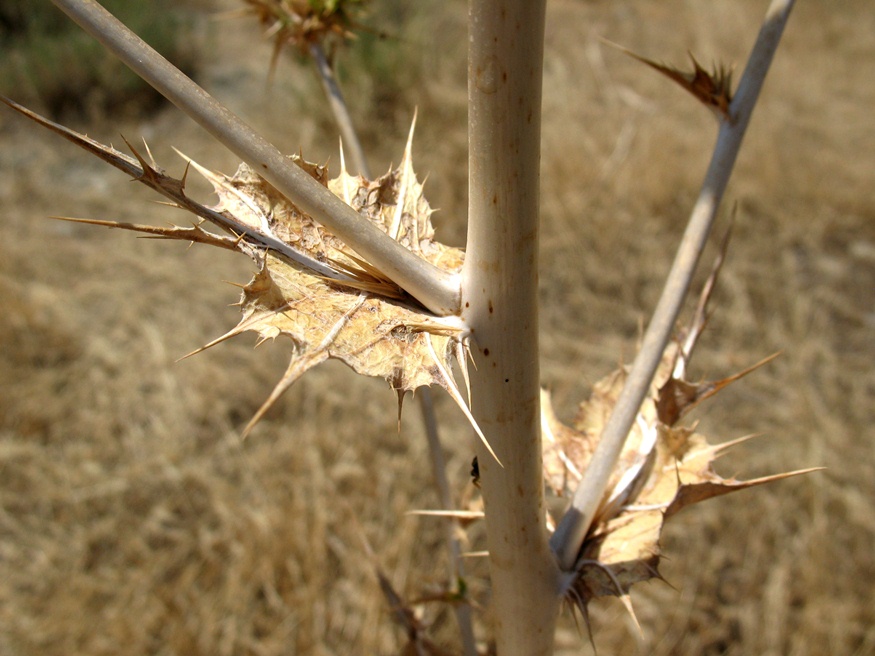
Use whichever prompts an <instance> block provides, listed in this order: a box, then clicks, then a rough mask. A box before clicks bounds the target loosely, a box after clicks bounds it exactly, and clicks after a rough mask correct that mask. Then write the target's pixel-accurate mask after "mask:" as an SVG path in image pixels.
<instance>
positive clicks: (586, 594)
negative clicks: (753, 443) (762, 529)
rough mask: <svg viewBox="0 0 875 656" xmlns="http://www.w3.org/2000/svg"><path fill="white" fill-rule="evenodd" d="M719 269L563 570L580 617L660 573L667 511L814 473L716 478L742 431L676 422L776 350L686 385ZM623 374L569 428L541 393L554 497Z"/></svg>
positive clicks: (576, 469) (588, 451)
mask: <svg viewBox="0 0 875 656" xmlns="http://www.w3.org/2000/svg"><path fill="white" fill-rule="evenodd" d="M724 246H725V240H724ZM721 260H722V253H721ZM719 268H720V267H719V263H718V266H715V267H714V269H713V270H712V273H711V276H710V277H709V279H708V281H707V282H706V284H705V287H704V290H703V293H702V297H701V299H700V301H699V304H698V307H697V309H696V313H695V316H694V318H693V321H692V323H691V325H690V327H689V328H688V329H687V333H686V335H685V336H683V335H682V336H681V337H682V339H680V338H679V339H678V340H677V341H676V342H673V343H672V344H670V345H669V347H668V348H667V349H666V351H665V353H664V354H663V358H662V362H661V363H660V366H659V368H658V370H657V374H656V376H655V378H654V381H653V382H652V384H651V389H650V394H649V395H648V397H647V399H646V400H645V402H644V403H643V404H642V407H641V409H640V411H639V414H638V417H637V420H636V422H635V425H634V427H633V429H632V432H631V434H630V436H629V439H628V440H627V442H626V444H625V446H624V448H623V452H622V454H621V457H620V460H619V462H618V465H617V469H616V471H615V472H614V474H613V477H612V479H611V481H610V482H609V485H608V488H607V489H608V492H607V493H606V495H605V498H604V499H603V500H602V503H601V505H600V507H599V509H598V511H597V516H596V520H595V522H594V523H593V529H592V531H591V533H590V535H589V536H588V537H587V539H586V540H585V542H584V544H583V547H582V549H581V552H580V554H579V558H578V562H577V566H576V569H575V571H573V572H569V573H568V576H567V579H566V585H565V592H566V594H567V596H568V598H569V600H570V601H571V602H572V603H574V604H576V605H577V606H578V607H579V608H580V610H581V611H582V612H583V615H584V618H586V617H587V614H586V605H587V604H588V603H589V601H590V600H592V599H593V598H594V597H598V596H605V595H612V596H618V597H621V598H622V599H624V601H625V603H627V604H628V605H629V607H630V608H631V603H630V602H629V600H628V593H629V589H630V588H631V586H632V585H633V584H635V583H638V582H640V581H646V580H648V579H652V578H659V572H658V566H659V558H660V552H659V537H660V534H661V532H662V528H663V526H664V523H665V521H666V520H667V519H668V518H670V517H671V516H673V515H674V514H675V513H677V512H679V511H680V510H682V509H683V508H685V507H687V506H689V505H692V504H694V503H697V502H699V501H703V500H705V499H710V498H712V497H716V496H721V495H723V494H728V493H730V492H734V491H737V490H741V489H745V488H749V487H753V486H756V485H762V484H763V483H768V482H771V481H777V480H781V479H784V478H788V477H790V476H795V475H797V474H801V473H806V472H808V471H814V470H805V471H798V472H791V473H785V474H777V475H775V476H767V477H764V478H758V479H754V480H749V481H737V480H735V479H724V478H721V477H720V476H719V475H718V474H717V473H715V472H714V470H713V467H712V464H713V462H714V460H715V459H716V458H717V457H718V456H719V455H720V454H721V453H722V452H723V451H725V450H726V449H727V448H729V447H731V446H734V445H735V444H738V443H740V442H742V441H744V440H745V439H747V438H742V439H741V440H736V441H734V442H731V443H728V444H724V445H718V446H711V445H709V444H708V443H707V441H706V440H705V438H704V437H702V436H701V435H698V434H696V433H695V432H694V431H693V429H691V428H686V427H683V426H677V425H676V424H677V422H678V421H679V420H680V418H681V417H682V416H683V415H684V414H685V413H686V412H687V411H688V410H689V409H691V408H692V407H694V406H695V405H696V404H698V403H699V402H700V401H702V400H704V399H706V398H708V397H710V396H713V395H714V394H716V393H717V392H718V391H720V390H721V389H723V388H724V387H726V386H727V385H729V384H730V383H732V382H735V381H736V380H738V379H739V378H741V377H743V376H745V375H747V374H748V373H750V372H752V371H753V370H755V369H757V368H759V367H760V366H762V365H764V364H766V363H767V362H769V361H771V360H772V359H773V358H774V357H775V356H771V357H769V358H766V359H764V360H763V361H762V362H759V363H757V364H756V365H754V366H752V367H749V368H748V369H746V370H744V371H742V372H740V373H739V374H736V375H734V376H730V377H727V378H725V379H723V380H720V381H717V382H711V383H699V384H693V383H690V382H688V381H686V380H684V379H683V375H684V374H685V372H686V371H687V366H688V364H689V357H690V354H691V353H692V350H693V347H694V346H695V342H696V339H697V338H698V337H699V335H700V333H701V330H702V327H703V326H704V324H705V320H704V317H705V313H706V307H707V303H708V300H709V297H710V294H711V292H712V291H713V288H714V282H715V281H716V278H717V276H718V273H719ZM625 377H626V371H625V369H623V368H621V369H619V370H618V371H615V372H614V373H612V374H611V375H609V376H607V377H605V378H604V379H603V380H601V381H599V382H598V383H596V385H595V386H594V389H593V393H592V395H591V397H590V399H589V400H588V401H586V402H584V403H582V404H581V406H580V408H579V410H578V413H577V416H576V417H575V419H574V421H573V422H572V425H571V426H564V425H563V424H562V423H561V422H560V421H559V420H558V419H557V418H556V417H555V415H554V413H553V410H552V407H551V404H550V398H549V395H548V394H547V393H546V392H544V393H543V395H542V413H543V414H542V433H543V435H544V475H545V479H546V482H547V486H548V491H550V492H552V493H554V495H555V496H556V497H560V498H566V497H568V496H569V495H570V493H571V491H572V490H573V488H574V487H575V485H576V483H577V480H579V478H580V472H582V471H583V470H584V469H585V468H586V466H587V463H588V462H589V460H590V458H591V456H592V452H593V451H594V449H595V445H596V443H597V440H598V438H599V436H600V434H601V432H602V430H603V428H604V425H605V423H606V422H607V420H608V418H609V416H610V414H611V412H612V410H613V407H614V405H615V404H616V400H617V398H618V396H619V394H620V391H621V389H622V387H623V383H624V381H625Z"/></svg>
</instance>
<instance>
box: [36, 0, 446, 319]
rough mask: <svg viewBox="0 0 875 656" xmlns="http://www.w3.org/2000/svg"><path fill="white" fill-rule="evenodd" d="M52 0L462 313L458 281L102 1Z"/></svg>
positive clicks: (282, 184)
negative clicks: (301, 163) (307, 168)
mask: <svg viewBox="0 0 875 656" xmlns="http://www.w3.org/2000/svg"><path fill="white" fill-rule="evenodd" d="M52 2H54V4H55V5H57V6H58V7H59V8H60V9H61V10H62V11H64V12H65V13H66V14H67V15H68V16H70V18H72V19H73V20H74V21H76V23H78V24H79V25H80V27H82V28H83V29H84V30H85V31H86V32H88V33H89V34H90V35H91V36H93V37H94V38H95V39H97V40H98V41H100V42H101V43H102V44H103V45H104V46H105V47H106V48H107V49H108V50H109V51H110V52H112V53H113V54H114V55H115V56H116V57H118V58H119V59H121V60H122V61H123V62H124V63H125V64H126V65H127V66H128V67H130V68H131V69H132V70H133V71H134V72H135V73H136V74H137V75H139V76H140V77H142V78H143V79H144V80H145V81H146V82H148V83H149V84H151V85H152V86H153V87H155V89H156V90H157V91H158V92H159V93H161V94H162V95H163V96H165V97H166V98H167V99H168V100H170V101H171V102H172V103H173V104H174V105H176V106H177V107H179V108H180V109H181V110H183V111H184V112H185V113H186V114H188V115H189V116H190V117H191V118H192V119H194V120H195V121H196V122H197V123H199V124H200V125H201V127H203V128H204V129H205V130H207V131H208V132H209V133H210V134H211V135H212V136H213V137H214V138H215V139H216V140H217V141H218V142H220V143H221V144H223V145H224V146H226V147H227V148H228V149H229V150H231V151H232V152H233V153H235V154H236V155H237V156H238V157H240V158H241V159H242V160H243V161H245V162H246V163H247V164H249V165H250V166H252V167H253V169H254V170H255V171H256V172H257V173H258V174H259V175H261V176H262V177H263V178H264V179H266V180H267V181H268V182H270V183H271V184H272V185H273V186H274V187H276V188H277V189H278V190H279V191H280V192H281V193H282V194H284V195H285V196H286V197H287V198H288V199H289V200H291V201H292V202H293V203H294V204H295V205H297V206H298V207H299V208H300V209H302V210H303V211H305V212H307V213H308V214H310V215H311V216H312V217H313V218H315V219H316V220H318V221H319V222H321V223H322V224H324V225H325V226H327V227H328V228H329V229H330V230H331V231H332V232H334V233H335V234H336V235H337V236H338V237H339V238H340V239H342V240H343V241H344V242H345V243H346V244H347V245H348V246H349V247H350V248H352V249H354V250H355V251H356V252H357V253H358V254H359V255H360V256H361V257H363V258H364V259H365V260H367V261H368V262H370V264H372V265H373V266H375V267H376V268H377V269H379V270H380V271H381V272H382V273H383V274H385V275H386V276H387V277H389V278H390V279H391V280H392V281H394V282H395V283H396V284H398V285H399V286H400V287H401V288H402V289H404V290H406V291H407V292H408V293H409V294H410V295H411V296H413V297H414V298H416V299H417V300H418V301H419V302H420V303H422V304H423V305H424V306H425V307H427V308H428V309H429V310H431V311H432V312H434V313H436V314H438V315H450V314H457V313H458V311H459V280H458V276H456V275H453V274H450V273H447V272H445V271H442V270H440V269H438V268H437V267H435V266H433V265H432V264H431V263H429V262H426V261H425V260H423V259H422V258H420V257H418V256H417V255H415V254H414V253H412V252H411V251H409V250H408V249H406V248H404V247H403V246H402V245H400V244H399V243H398V242H396V241H395V240H393V239H391V238H390V237H389V236H388V235H386V234H385V233H383V232H382V231H380V230H379V229H378V228H377V227H376V226H375V225H374V224H372V223H371V222H370V221H368V220H366V219H365V218H363V217H361V216H360V215H359V214H358V213H357V212H356V211H355V210H353V209H352V208H351V207H350V206H349V205H347V204H346V203H344V202H343V201H342V200H340V199H339V198H338V197H337V196H335V195H334V194H333V193H331V192H330V191H329V190H328V189H327V188H326V187H324V186H323V185H321V184H319V183H318V182H316V181H315V180H314V179H313V178H312V177H310V176H309V175H308V174H307V173H305V172H304V171H303V169H301V168H300V167H298V166H297V165H295V164H294V163H293V162H292V160H291V159H289V158H287V157H285V156H284V155H283V154H282V153H281V152H280V151H279V150H277V148H276V147H275V146H273V145H271V144H270V143H269V142H268V141H267V140H266V139H264V138H263V137H262V136H261V135H259V134H258V133H256V132H255V131H254V130H253V129H252V128H251V127H250V126H248V125H247V124H246V123H244V122H243V121H242V120H241V119H240V118H239V117H237V116H236V115H235V114H234V113H233V112H231V111H230V110H229V109H228V108H227V107H225V106H224V105H222V104H221V103H220V102H218V101H217V100H216V99H215V98H213V97H212V96H210V95H209V94H208V93H207V92H206V91H204V90H203V89H201V88H200V87H199V86H198V85H197V84H195V83H194V82H193V81H192V80H190V79H189V78H188V77H186V76H185V75H184V74H183V73H182V72H181V71H179V69H177V68H176V67H175V66H173V65H172V64H171V63H170V62H168V61H167V60H166V59H164V58H163V57H162V56H161V55H159V54H158V53H157V52H155V50H153V49H152V48H151V47H149V46H148V45H147V44H146V43H145V42H144V41H143V40H142V39H140V38H139V37H138V36H137V35H136V34H134V33H133V32H131V31H130V30H129V29H128V28H126V27H125V26H124V25H123V24H122V23H120V22H119V21H118V20H117V19H116V18H115V17H113V16H112V14H110V13H109V12H107V11H106V10H105V9H104V8H103V7H101V6H100V5H99V4H98V3H96V2H94V1H93V0H52Z"/></svg>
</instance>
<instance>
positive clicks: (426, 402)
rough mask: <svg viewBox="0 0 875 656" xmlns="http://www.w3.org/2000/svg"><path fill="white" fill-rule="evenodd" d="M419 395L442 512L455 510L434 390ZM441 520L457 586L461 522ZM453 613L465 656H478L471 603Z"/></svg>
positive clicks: (462, 570) (461, 573)
mask: <svg viewBox="0 0 875 656" xmlns="http://www.w3.org/2000/svg"><path fill="white" fill-rule="evenodd" d="M423 392H426V394H423ZM416 394H417V397H418V398H419V408H420V410H421V411H422V422H423V424H425V433H426V437H427V439H428V451H429V455H430V456H431V467H432V473H433V474H434V480H435V487H437V491H438V498H439V500H440V506H441V509H442V510H453V508H454V504H453V495H452V493H451V492H450V484H449V481H448V480H447V462H446V458H444V451H443V447H442V446H441V442H440V436H439V435H438V428H437V417H436V416H435V413H434V402H433V399H432V395H431V390H430V389H429V388H428V387H423V388H421V389H419V390H417V393H416ZM441 521H444V526H445V527H446V536H445V540H446V544H447V552H448V554H447V555H448V557H449V579H450V585H458V582H459V580H461V579H464V578H465V566H464V565H463V563H462V545H461V542H460V541H459V537H458V520H456V519H453V518H447V519H446V520H441ZM453 610H454V612H455V615H456V623H457V624H458V625H459V633H460V634H461V638H462V654H463V656H477V642H476V638H475V636H474V624H473V621H472V613H471V606H470V604H467V603H458V604H454V606H453Z"/></svg>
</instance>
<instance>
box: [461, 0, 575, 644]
mask: <svg viewBox="0 0 875 656" xmlns="http://www.w3.org/2000/svg"><path fill="white" fill-rule="evenodd" d="M544 11H545V1H544V0H471V2H470V3H469V32H470V34H469V56H468V98H469V110H468V111H469V120H468V126H469V128H468V130H469V134H468V136H469V149H470V150H469V206H468V207H469V225H468V249H467V255H466V258H465V266H464V270H463V272H462V317H463V318H464V319H465V320H466V321H467V323H468V325H469V326H470V327H471V332H472V336H473V340H474V343H473V344H472V354H473V359H474V364H475V365H476V367H475V368H474V370H473V371H472V372H471V388H472V404H473V413H474V417H475V418H476V420H477V422H478V424H479V425H480V427H481V429H482V430H483V432H484V433H485V435H486V437H487V439H488V441H489V443H490V444H491V445H492V447H493V448H494V449H495V452H496V454H497V456H498V458H499V459H500V461H501V463H502V465H503V466H502V465H499V464H498V463H497V462H496V461H495V459H494V458H492V457H491V456H490V455H489V454H488V453H487V451H486V449H485V448H484V447H483V446H482V445H480V446H479V447H478V459H479V464H480V474H481V485H482V490H483V497H484V501H485V506H486V533H487V543H488V549H489V560H490V574H491V581H492V600H491V604H492V617H493V619H494V631H495V638H496V641H497V647H498V653H499V655H500V656H517V655H518V656H546V655H547V654H552V653H553V634H554V630H555V625H556V618H557V615H558V609H559V599H558V596H557V588H558V585H557V580H558V569H557V567H556V563H555V560H554V558H553V555H552V553H551V552H550V549H549V546H548V540H547V533H546V527H545V517H546V515H545V507H544V485H543V474H542V470H541V469H542V468H541V441H540V405H539V404H540V398H539V396H540V395H539V368H538V306H537V289H538V219H539V217H538V211H539V208H538V203H539V200H538V193H539V191H538V187H539V162H540V122H541V79H542V65H543V61H542V58H543V39H544Z"/></svg>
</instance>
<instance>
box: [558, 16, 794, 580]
mask: <svg viewBox="0 0 875 656" xmlns="http://www.w3.org/2000/svg"><path fill="white" fill-rule="evenodd" d="M792 8H793V0H773V1H772V3H771V5H770V6H769V9H768V11H767V12H766V18H765V21H764V23H763V26H762V28H761V29H760V33H759V36H758V38H757V41H756V43H755V44H754V47H753V51H752V52H751V55H750V58H749V60H748V64H747V67H746V68H745V71H744V75H743V76H742V78H741V81H740V82H739V84H738V91H737V92H736V95H735V97H734V98H733V100H732V103H731V104H730V106H729V117H728V118H727V119H724V120H722V121H721V124H720V132H719V133H718V135H717V143H716V145H715V146H714V154H713V156H712V158H711V163H710V165H709V167H708V171H707V173H706V174H705V180H704V182H703V183H702V190H701V192H700V193H699V198H698V200H697V201H696V204H695V207H694V208H693V212H692V214H691V216H690V220H689V224H688V225H687V229H686V231H685V233H684V236H683V239H682V241H681V244H680V246H679V247H678V252H677V255H676V257H675V261H674V263H673V264H672V268H671V271H670V272H669V274H668V278H667V279H666V282H665V287H664V288H663V292H662V296H661V297H660V299H659V303H658V304H657V306H656V310H654V312H653V318H652V319H651V321H650V325H648V327H647V331H646V332H645V334H644V339H643V341H642V344H641V350H640V351H639V353H638V356H637V357H636V358H635V362H634V363H633V365H632V370H631V371H630V372H629V376H628V378H627V379H626V384H625V385H624V387H623V391H622V392H621V394H620V398H619V399H618V400H617V404H616V406H615V407H614V411H613V413H612V414H611V417H610V419H609V420H608V423H607V424H606V426H605V428H604V430H603V431H602V435H601V438H600V440H599V444H598V447H597V448H596V450H595V453H594V454H593V457H592V460H591V462H590V464H589V466H588V467H587V469H586V471H585V472H584V474H583V478H582V479H581V481H580V484H579V485H578V487H577V490H576V491H575V493H574V498H573V500H572V505H571V507H570V508H569V510H568V512H567V513H566V514H565V516H564V517H563V518H562V521H561V522H560V523H559V526H558V527H557V529H556V532H555V533H554V534H553V537H552V539H551V546H552V547H553V549H554V550H555V551H556V553H557V556H558V557H559V562H560V565H561V567H562V569H563V570H565V571H570V570H572V569H573V567H574V564H575V561H576V560H577V557H578V554H579V553H580V548H581V546H582V544H583V541H584V539H585V538H586V534H587V532H588V531H589V528H590V525H591V524H592V520H593V517H594V515H595V513H596V510H597V508H598V506H599V504H600V503H601V500H602V498H603V497H604V494H605V490H606V488H607V485H608V480H609V478H610V476H611V473H612V472H613V471H614V468H615V467H616V465H617V460H618V458H619V456H620V453H621V451H622V449H623V444H624V442H625V441H626V437H627V436H628V435H629V431H630V429H631V427H632V423H633V422H634V421H635V417H636V416H637V414H638V409H639V408H640V407H641V403H642V401H643V400H644V396H645V395H646V394H647V390H648V389H649V388H650V385H651V382H652V380H653V376H654V373H655V372H656V368H657V366H658V364H659V361H660V359H661V358H662V353H663V351H664V350H665V346H666V344H667V343H668V340H669V338H670V336H671V333H672V331H673V330H674V326H675V322H676V321H677V317H678V313H679V312H680V308H681V305H682V304H683V301H684V298H685V297H686V294H687V290H688V289H689V286H690V281H691V280H692V277H693V273H694V272H695V269H696V264H697V263H698V261H699V256H700V255H701V253H702V251H703V250H704V248H705V242H706V240H707V238H708V235H709V234H710V232H711V226H712V225H713V223H714V217H715V216H716V214H717V208H718V207H719V205H720V200H721V198H722V197H723V192H724V190H725V189H726V184H727V183H728V182H729V176H730V175H731V173H732V168H733V166H734V165H735V158H736V156H737V155H738V151H739V148H740V147H741V141H742V138H743V137H744V132H745V130H746V129H747V125H748V123H749V121H750V117H751V114H752V112H753V108H754V105H755V104H756V101H757V97H758V96H759V92H760V89H761V88H762V85H763V80H764V79H765V77H766V73H767V72H768V69H769V64H770V63H771V61H772V58H773V56H774V54H775V50H776V49H777V47H778V42H779V41H780V39H781V34H782V32H783V30H784V26H785V25H786V23H787V19H788V18H789V15H790V10H791V9H792Z"/></svg>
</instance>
